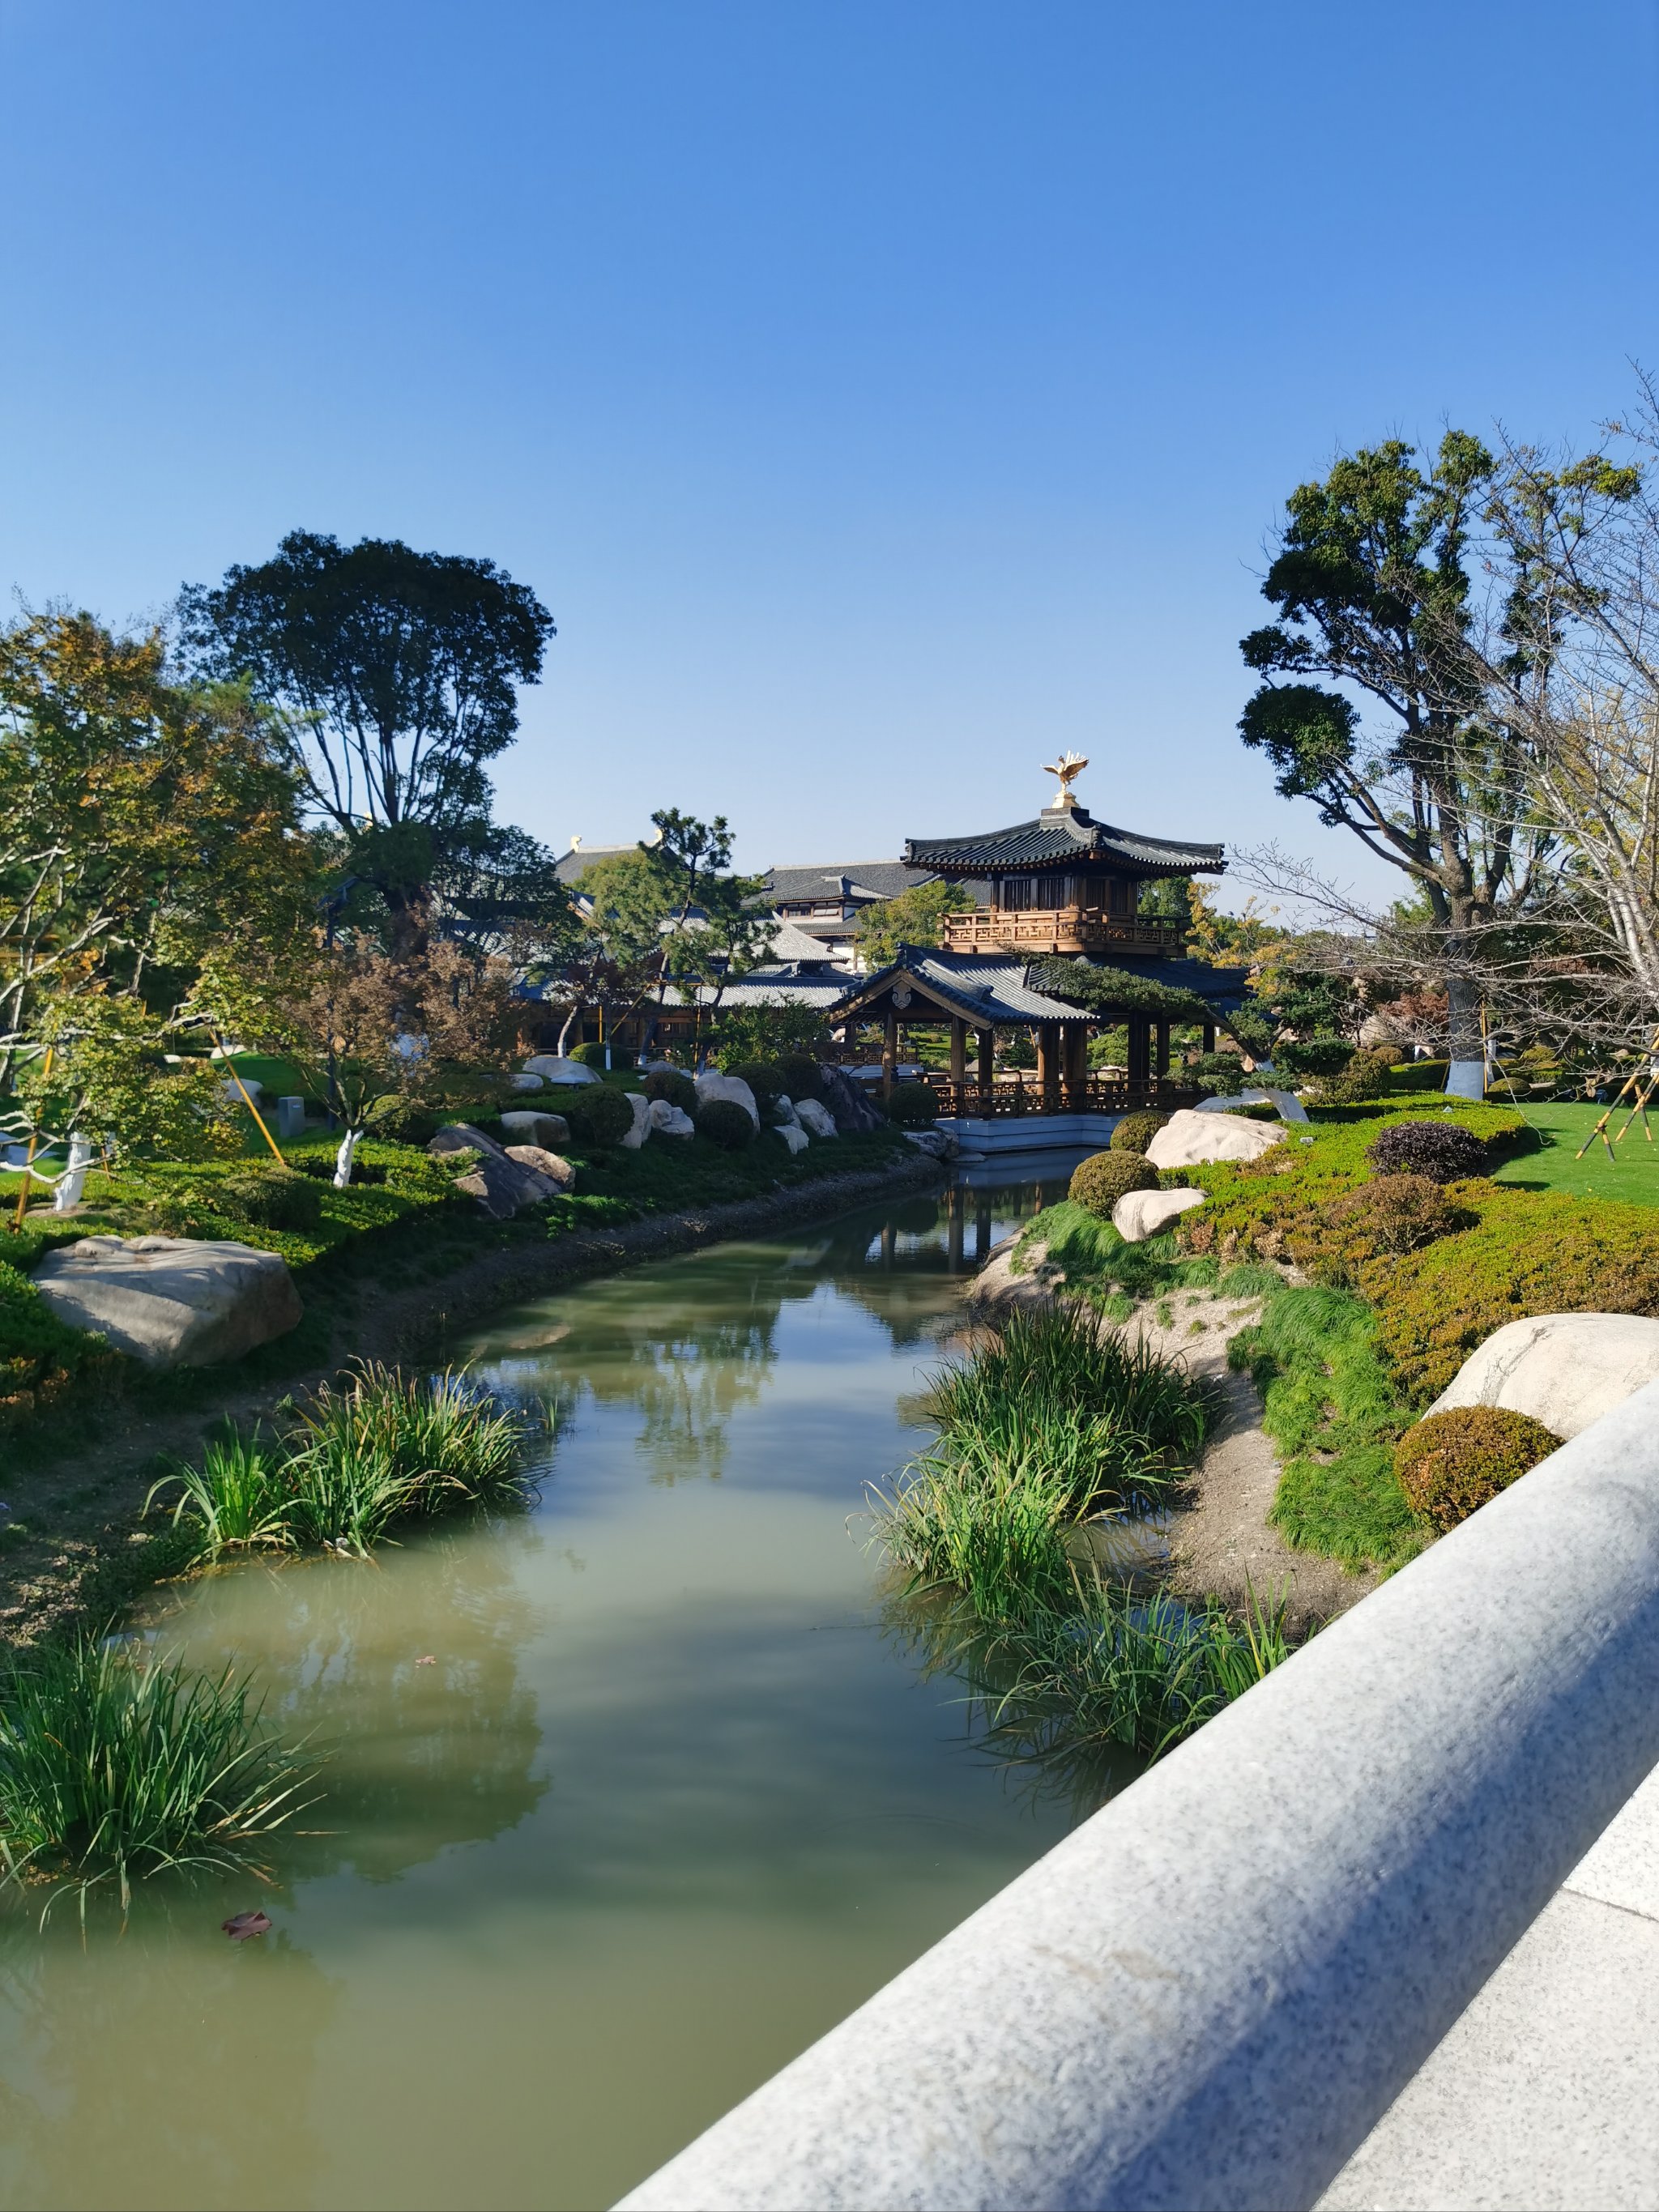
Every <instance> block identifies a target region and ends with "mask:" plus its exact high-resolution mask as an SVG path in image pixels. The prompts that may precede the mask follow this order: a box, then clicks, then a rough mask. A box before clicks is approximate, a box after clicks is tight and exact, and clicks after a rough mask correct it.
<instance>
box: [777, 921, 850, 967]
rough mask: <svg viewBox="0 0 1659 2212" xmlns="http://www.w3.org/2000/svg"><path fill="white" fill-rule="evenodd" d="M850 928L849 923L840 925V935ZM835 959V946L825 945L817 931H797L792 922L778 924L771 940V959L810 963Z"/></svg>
mask: <svg viewBox="0 0 1659 2212" xmlns="http://www.w3.org/2000/svg"><path fill="white" fill-rule="evenodd" d="M851 927H852V925H851V924H850V923H842V925H841V928H842V933H846V932H847V931H848V930H849V929H850V928H851ZM772 957H773V959H774V960H775V961H802V960H805V961H808V962H811V961H813V960H833V959H834V958H835V957H836V948H835V946H834V945H826V944H825V943H824V941H823V937H822V935H820V934H819V933H817V931H807V930H805V929H799V928H798V927H796V925H795V924H794V923H793V921H782V922H780V923H779V924H778V932H777V935H776V936H775V938H774V939H772Z"/></svg>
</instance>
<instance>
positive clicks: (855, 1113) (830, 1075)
mask: <svg viewBox="0 0 1659 2212" xmlns="http://www.w3.org/2000/svg"><path fill="white" fill-rule="evenodd" d="M818 1073H819V1074H820V1075H821V1076H822V1077H823V1103H824V1104H825V1105H826V1106H827V1107H828V1108H829V1111H830V1114H831V1115H833V1116H834V1119H835V1124H836V1128H837V1129H839V1130H840V1132H841V1133H842V1136H849V1135H852V1134H854V1133H856V1132H857V1131H859V1130H860V1129H879V1128H880V1127H881V1126H882V1122H883V1120H884V1116H883V1115H880V1114H878V1112H877V1110H876V1109H875V1108H874V1107H873V1106H872V1104H871V1103H870V1101H869V1099H868V1098H867V1097H866V1096H865V1094H864V1092H863V1091H860V1088H859V1086H858V1085H857V1084H856V1083H854V1081H853V1079H852V1078H851V1076H849V1075H846V1074H844V1073H842V1070H841V1069H840V1068H838V1067H828V1066H823V1067H820V1068H819V1070H818Z"/></svg>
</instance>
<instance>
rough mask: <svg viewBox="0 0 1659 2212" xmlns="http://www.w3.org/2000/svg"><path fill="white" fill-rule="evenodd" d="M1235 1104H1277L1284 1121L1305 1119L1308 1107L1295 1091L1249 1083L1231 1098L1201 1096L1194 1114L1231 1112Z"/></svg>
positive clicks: (1280, 1116)
mask: <svg viewBox="0 0 1659 2212" xmlns="http://www.w3.org/2000/svg"><path fill="white" fill-rule="evenodd" d="M1235 1106H1276V1107H1277V1108H1278V1109H1279V1119H1280V1120H1281V1121H1306V1120H1307V1118H1308V1109H1307V1108H1306V1107H1305V1106H1304V1104H1303V1103H1302V1101H1301V1100H1300V1099H1299V1098H1298V1097H1297V1095H1296V1093H1295V1091H1263V1090H1261V1089H1259V1088H1258V1087H1257V1085H1255V1084H1253V1083H1247V1084H1246V1085H1245V1086H1244V1088H1243V1090H1242V1091H1235V1092H1234V1093H1233V1095H1232V1096H1231V1097H1230V1098H1200V1101H1199V1103H1198V1104H1197V1105H1196V1106H1194V1108H1193V1109H1192V1110H1193V1112H1194V1114H1229V1113H1231V1111H1232V1109H1233V1108H1234V1107H1235Z"/></svg>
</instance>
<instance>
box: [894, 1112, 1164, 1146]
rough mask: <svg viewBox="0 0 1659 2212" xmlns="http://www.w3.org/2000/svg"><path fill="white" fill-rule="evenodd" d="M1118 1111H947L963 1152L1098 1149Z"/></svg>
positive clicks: (944, 1121)
mask: <svg viewBox="0 0 1659 2212" xmlns="http://www.w3.org/2000/svg"><path fill="white" fill-rule="evenodd" d="M1122 1119H1123V1116H1122V1115H1121V1114H994V1115H993V1114H951V1115H943V1114H942V1115H940V1116H939V1120H938V1121H937V1122H936V1123H935V1124H934V1127H936V1128H940V1129H948V1130H949V1132H950V1133H951V1135H952V1136H953V1137H954V1138H955V1139H956V1140H957V1144H958V1145H960V1146H961V1147H962V1149H963V1152H1077V1151H1078V1150H1079V1148H1080V1149H1082V1150H1084V1151H1086V1152H1102V1151H1103V1150H1104V1148H1105V1145H1106V1140H1107V1139H1108V1138H1109V1136H1110V1135H1111V1133H1112V1132H1113V1130H1114V1129H1115V1128H1116V1127H1117V1125H1118V1123H1119V1122H1120V1121H1121V1120H1122Z"/></svg>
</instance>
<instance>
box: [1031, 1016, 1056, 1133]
mask: <svg viewBox="0 0 1659 2212" xmlns="http://www.w3.org/2000/svg"><path fill="white" fill-rule="evenodd" d="M1036 1072H1037V1089H1038V1090H1039V1091H1041V1092H1042V1111H1043V1112H1044V1113H1045V1114H1052V1113H1053V1112H1054V1110H1055V1108H1056V1105H1057V1103H1058V1101H1059V1097H1060V1024H1059V1023H1058V1022H1039V1023H1038V1024H1037V1070H1036Z"/></svg>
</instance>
